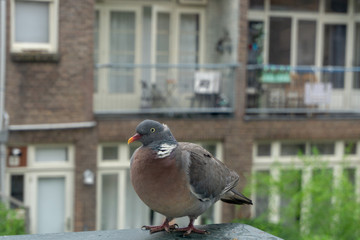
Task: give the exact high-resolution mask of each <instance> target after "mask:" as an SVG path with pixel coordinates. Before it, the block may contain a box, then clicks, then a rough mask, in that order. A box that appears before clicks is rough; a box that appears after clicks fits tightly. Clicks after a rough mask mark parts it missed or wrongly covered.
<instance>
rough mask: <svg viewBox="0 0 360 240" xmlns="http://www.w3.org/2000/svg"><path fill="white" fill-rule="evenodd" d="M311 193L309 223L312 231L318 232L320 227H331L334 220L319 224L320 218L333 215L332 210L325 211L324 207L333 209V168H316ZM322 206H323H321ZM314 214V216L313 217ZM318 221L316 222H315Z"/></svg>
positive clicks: (311, 182)
mask: <svg viewBox="0 0 360 240" xmlns="http://www.w3.org/2000/svg"><path fill="white" fill-rule="evenodd" d="M309 184H311V185H310V186H313V187H311V188H309V191H310V192H309V193H310V194H311V207H310V211H309V213H310V214H311V215H310V217H309V218H307V219H308V220H309V225H308V226H311V228H312V229H311V231H312V232H313V233H314V234H317V232H318V230H319V228H320V229H321V228H322V231H324V229H330V227H331V224H332V221H324V222H322V223H321V225H319V223H318V219H321V218H323V219H328V218H331V217H333V214H332V211H324V209H332V208H333V204H332V203H331V197H332V195H333V170H332V169H315V170H313V175H312V178H311V180H310V183H309ZM320 206H321V207H320ZM312 216H314V217H312ZM314 221H316V222H314Z"/></svg>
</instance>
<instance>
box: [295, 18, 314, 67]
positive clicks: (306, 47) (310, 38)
mask: <svg viewBox="0 0 360 240" xmlns="http://www.w3.org/2000/svg"><path fill="white" fill-rule="evenodd" d="M298 24H299V28H298V49H297V64H298V65H308V66H313V65H315V41H316V22H315V21H305V20H303V21H299V23H298Z"/></svg>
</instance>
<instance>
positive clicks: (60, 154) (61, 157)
mask: <svg viewBox="0 0 360 240" xmlns="http://www.w3.org/2000/svg"><path fill="white" fill-rule="evenodd" d="M35 161H36V162H66V161H68V149H67V147H37V148H36V151H35Z"/></svg>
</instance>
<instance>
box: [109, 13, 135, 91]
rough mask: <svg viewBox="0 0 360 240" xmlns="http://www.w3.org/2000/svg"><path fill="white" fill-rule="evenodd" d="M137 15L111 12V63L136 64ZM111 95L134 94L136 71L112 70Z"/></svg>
mask: <svg viewBox="0 0 360 240" xmlns="http://www.w3.org/2000/svg"><path fill="white" fill-rule="evenodd" d="M135 41H136V37H135V13H133V12H111V14H110V49H111V51H110V62H111V63H115V64H122V63H123V64H124V63H128V64H134V63H135ZM108 90H109V93H132V92H134V69H111V70H110V72H109V84H108Z"/></svg>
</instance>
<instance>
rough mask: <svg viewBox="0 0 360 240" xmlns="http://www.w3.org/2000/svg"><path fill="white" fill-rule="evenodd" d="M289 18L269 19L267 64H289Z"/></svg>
mask: <svg viewBox="0 0 360 240" xmlns="http://www.w3.org/2000/svg"><path fill="white" fill-rule="evenodd" d="M290 44H291V18H278V17H271V18H270V52H269V63H270V64H279V65H289V64H290Z"/></svg>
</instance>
